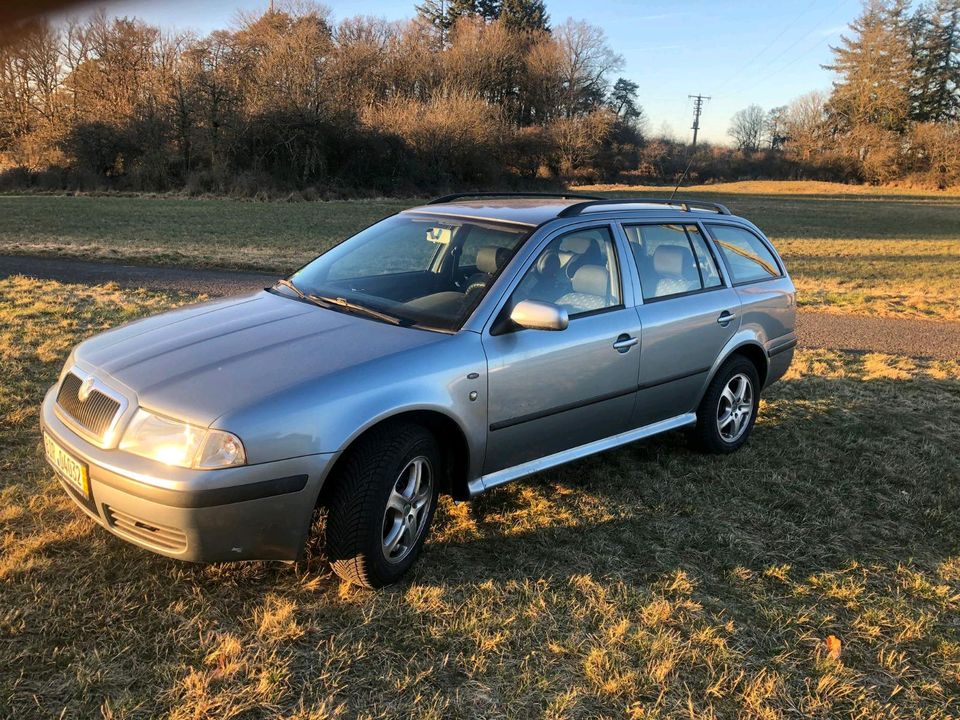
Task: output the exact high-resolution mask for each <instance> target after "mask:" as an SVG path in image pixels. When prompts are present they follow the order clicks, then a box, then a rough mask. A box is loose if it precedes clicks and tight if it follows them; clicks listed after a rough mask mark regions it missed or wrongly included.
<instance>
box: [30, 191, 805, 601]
mask: <svg viewBox="0 0 960 720" xmlns="http://www.w3.org/2000/svg"><path fill="white" fill-rule="evenodd" d="M794 320H795V296H794V287H793V284H792V283H791V281H790V278H789V276H788V274H787V271H786V269H785V268H784V265H783V262H782V261H781V259H780V258H779V256H778V255H777V253H776V251H775V250H774V248H773V246H772V245H771V244H770V242H769V241H768V240H767V238H766V237H764V235H763V233H762V232H760V230H758V229H757V228H756V227H755V226H754V225H753V224H751V223H750V222H748V221H747V220H744V219H742V218H739V217H736V216H734V215H732V214H731V213H730V212H729V210H727V208H725V207H723V206H722V205H718V204H713V203H704V202H697V201H684V200H651V199H649V198H640V199H625V198H620V199H612V200H611V199H598V198H590V197H584V196H572V195H565V196H530V195H525V196H510V195H482V194H481V195H469V196H464V195H457V196H447V197H445V198H440V199H439V200H436V201H434V202H432V203H430V204H428V205H424V206H422V207H416V208H412V209H409V210H406V211H404V212H400V213H398V214H396V215H394V216H392V217H389V218H386V219H385V220H382V221H381V222H378V223H376V224H375V225H373V226H371V227H369V228H367V229H366V230H363V231H362V232H360V233H359V234H357V235H355V236H353V237H351V238H350V239H348V240H346V241H344V242H343V243H341V244H339V245H337V246H336V247H334V248H333V249H331V250H329V251H327V252H325V253H324V254H322V255H320V256H319V257H318V258H317V259H316V260H314V261H313V262H311V263H309V264H308V265H306V266H305V267H303V268H301V269H300V270H298V271H297V272H295V273H294V274H293V275H291V276H290V277H289V278H286V279H283V280H280V281H279V282H277V283H276V284H275V285H274V286H273V287H270V288H267V289H265V290H263V291H261V292H256V293H253V294H250V295H246V296H240V297H231V298H227V299H221V300H216V301H212V302H206V303H202V304H198V305H194V306H191V307H187V308H183V309H179V310H174V311H172V312H168V313H164V314H162V315H158V316H155V317H151V318H147V319H144V320H139V321H137V322H133V323H130V324H128V325H124V326H122V327H118V328H116V329H113V330H110V331H108V332H105V333H102V334H100V335H97V336H95V337H92V338H90V339H88V340H86V341H85V342H83V343H81V344H80V345H78V346H77V347H76V348H75V349H74V350H73V352H72V353H71V354H70V357H69V359H68V360H67V363H66V365H65V367H64V368H63V371H62V373H61V375H60V377H59V379H58V381H57V383H56V384H55V385H54V386H53V387H52V388H51V389H50V391H49V392H48V393H47V396H46V398H45V400H44V402H43V409H42V414H41V425H42V435H43V443H44V447H45V451H46V457H47V459H48V461H49V462H50V464H51V465H52V466H53V467H54V469H55V470H56V473H57V475H58V477H59V479H60V481H61V483H62V485H63V487H64V488H65V490H66V492H68V493H69V494H70V496H71V497H72V498H73V499H74V501H76V503H77V504H78V505H79V506H80V507H81V508H82V509H83V511H84V512H86V513H87V514H88V515H89V516H90V517H91V518H93V519H94V520H96V521H97V522H98V523H100V524H101V525H103V526H104V527H105V528H107V529H108V530H109V531H110V532H112V533H114V534H116V535H117V536H119V537H121V538H123V539H125V540H127V541H129V542H131V543H134V544H136V545H139V546H141V547H143V548H147V549H149V550H152V551H154V552H157V553H161V554H163V555H167V556H170V557H174V558H181V559H184V560H191V561H199V562H209V561H223V560H249V559H276V560H297V559H299V558H302V557H303V553H304V549H305V546H306V544H307V540H308V534H309V532H310V529H311V526H312V522H311V519H312V517H313V515H314V511H315V510H316V509H317V508H318V507H323V508H326V511H327V521H326V524H325V535H326V537H325V543H326V549H327V555H328V557H329V558H330V561H331V563H332V565H333V567H334V569H335V570H336V572H337V573H339V574H340V575H341V576H342V577H344V578H345V579H347V580H349V581H351V582H354V583H358V584H362V585H367V586H373V587H377V586H382V585H385V584H388V583H391V582H394V581H395V580H397V579H398V578H400V576H402V575H403V574H404V572H406V570H407V569H408V568H409V567H410V566H411V564H412V563H413V562H414V561H415V560H416V558H417V555H418V553H419V552H420V549H421V547H422V545H423V542H424V538H425V537H426V535H427V533H428V531H429V529H430V522H431V519H432V517H433V514H434V511H435V509H436V507H437V500H438V496H439V494H440V493H449V494H450V495H452V496H453V497H455V498H459V499H468V498H470V497H473V496H475V495H477V494H478V493H481V492H483V491H485V490H489V489H490V488H493V487H496V486H497V485H501V484H503V483H506V482H510V481H513V480H516V479H518V478H522V477H524V476H527V475H530V474H532V473H535V472H538V471H541V470H544V469H547V468H550V467H554V466H556V465H560V464H561V463H566V462H569V461H571V460H576V459H577V458H582V457H584V456H586V455H589V454H591V453H596V452H600V451H603V450H608V449H610V448H614V447H617V446H620V445H624V444H626V443H630V442H633V441H636V440H639V439H641V438H645V437H649V436H651V435H655V434H657V433H661V432H665V431H668V430H674V429H678V428H686V429H687V430H688V431H689V433H690V435H691V436H692V438H693V440H694V441H695V442H696V443H697V444H698V445H699V446H700V447H702V448H703V449H705V450H707V451H710V452H714V453H729V452H733V451H735V450H737V449H738V448H739V447H740V446H742V445H743V444H744V443H745V442H746V441H747V439H748V437H749V436H750V432H751V429H752V428H753V424H754V422H755V421H756V418H757V410H758V407H759V398H760V393H761V392H762V391H763V389H764V388H765V387H767V386H769V385H770V384H771V383H772V382H774V381H776V380H777V379H778V378H780V377H781V376H782V375H783V373H784V372H785V371H786V369H787V367H788V366H789V364H790V361H791V358H792V356H793V348H794V346H795V345H796V335H795V332H794Z"/></svg>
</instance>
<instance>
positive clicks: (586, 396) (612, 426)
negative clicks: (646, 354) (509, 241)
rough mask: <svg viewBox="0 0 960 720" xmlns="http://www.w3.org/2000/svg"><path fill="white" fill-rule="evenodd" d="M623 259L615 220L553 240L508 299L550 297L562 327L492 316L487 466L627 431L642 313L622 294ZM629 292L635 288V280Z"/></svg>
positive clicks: (513, 301)
mask: <svg viewBox="0 0 960 720" xmlns="http://www.w3.org/2000/svg"><path fill="white" fill-rule="evenodd" d="M621 267H626V264H625V263H624V262H623V258H622V257H621V252H620V250H619V246H618V243H616V242H615V239H614V234H613V231H612V228H611V227H610V226H608V225H605V224H604V225H596V226H591V227H585V228H581V229H577V230H574V231H568V232H566V233H564V234H561V235H559V236H557V237H555V238H554V239H552V240H551V241H550V242H549V243H548V244H547V246H546V247H545V248H544V249H543V250H542V251H541V252H540V254H539V255H538V257H537V258H536V259H535V260H534V261H533V262H532V263H531V264H530V266H529V267H528V269H527V270H526V271H525V274H524V275H523V277H522V279H521V281H520V282H519V283H518V284H517V286H516V288H515V289H514V291H513V294H512V295H511V298H510V300H509V301H508V302H507V304H506V305H505V306H504V308H503V310H502V311H501V312H502V313H507V314H509V312H510V310H511V309H512V308H513V306H514V305H515V304H516V303H518V302H520V301H521V300H537V301H540V302H551V303H554V304H556V305H559V306H561V307H564V308H565V309H566V310H567V312H568V314H569V317H570V323H569V326H568V327H567V329H566V330H562V331H555V332H551V331H543V330H530V329H524V328H518V327H515V326H512V327H511V326H510V323H509V322H506V323H503V322H500V323H494V324H493V326H492V327H493V328H497V327H498V326H500V327H501V331H500V332H496V331H487V332H486V333H485V334H484V337H483V344H484V349H485V351H486V354H487V364H488V369H489V373H488V382H489V385H488V420H489V426H488V434H487V452H486V457H485V461H484V469H483V472H484V474H489V473H491V472H495V471H497V470H502V469H504V468H508V467H512V466H514V465H519V464H521V463H524V462H527V461H529V460H533V459H536V458H540V457H544V456H547V455H551V454H553V453H557V452H560V451H562V450H566V449H569V448H574V447H577V446H579V445H584V444H586V443H589V442H592V441H594V440H599V439H602V438H605V437H608V436H610V435H616V434H618V433H621V432H624V431H625V430H626V429H627V428H628V426H629V422H630V416H631V412H632V410H633V403H634V398H635V395H636V392H637V378H638V375H639V367H640V346H639V340H640V321H639V317H638V316H637V313H636V311H635V310H634V308H633V307H632V304H633V303H632V296H629V295H628V297H627V298H626V302H625V297H624V287H623V286H624V283H623V279H622V273H621V270H620V268H621ZM627 290H628V293H629V292H632V290H631V289H630V288H628V289H627Z"/></svg>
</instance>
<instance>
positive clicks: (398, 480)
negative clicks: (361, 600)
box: [326, 424, 440, 587]
mask: <svg viewBox="0 0 960 720" xmlns="http://www.w3.org/2000/svg"><path fill="white" fill-rule="evenodd" d="M347 452H348V455H347V457H345V458H344V459H343V462H342V463H341V466H340V468H339V469H338V472H337V475H336V476H335V477H332V478H330V481H331V482H333V483H334V489H333V492H332V494H331V497H330V501H329V515H328V517H327V524H326V539H327V554H328V556H329V558H330V563H331V565H332V566H333V569H334V571H335V572H336V573H337V574H338V575H339V576H340V577H342V578H343V579H344V580H347V581H348V582H352V583H354V584H357V585H363V586H366V587H382V586H384V585H389V584H391V583H394V582H396V581H397V580H399V579H400V578H401V577H402V576H403V574H404V573H405V572H406V571H407V570H408V569H409V568H410V566H411V565H413V563H414V562H415V561H416V559H417V556H418V555H419V553H420V549H421V547H422V546H423V542H424V539H425V538H426V536H427V533H428V532H429V529H430V523H431V521H432V520H433V513H434V510H435V509H436V505H437V494H438V493H437V490H438V484H439V479H440V451H439V449H438V447H437V442H436V439H435V438H434V437H433V435H432V434H431V433H430V432H429V431H427V430H426V429H424V428H422V427H420V426H419V425H414V424H393V425H386V426H384V427H383V428H378V429H376V430H374V431H373V432H372V433H371V434H369V435H368V436H366V437H364V438H362V439H361V440H360V441H359V443H358V444H357V445H356V446H355V447H353V448H351V449H349V450H348V451H347Z"/></svg>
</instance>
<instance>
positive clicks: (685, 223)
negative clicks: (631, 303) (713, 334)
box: [619, 220, 733, 307]
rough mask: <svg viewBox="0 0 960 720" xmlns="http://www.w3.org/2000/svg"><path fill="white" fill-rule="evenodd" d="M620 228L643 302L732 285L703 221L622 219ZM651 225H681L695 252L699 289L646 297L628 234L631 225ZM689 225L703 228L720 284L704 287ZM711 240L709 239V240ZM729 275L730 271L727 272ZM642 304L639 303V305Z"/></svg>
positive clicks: (659, 300)
mask: <svg viewBox="0 0 960 720" xmlns="http://www.w3.org/2000/svg"><path fill="white" fill-rule="evenodd" d="M619 225H620V229H621V231H622V232H623V239H624V241H625V242H626V243H627V251H628V252H629V253H630V256H631V257H632V258H633V270H634V273H636V274H635V277H634V280H636V283H637V289H638V290H639V291H640V297H641V299H642V301H643V302H642V304H643V305H647V304H649V303H656V302H662V301H663V300H676V299H677V298H682V297H688V296H690V295H703V294H704V293H708V292H716V291H717V290H725V289H727V288H729V287H731V286H730V285H728V284H727V279H728V278H727V277H726V276H725V274H724V273H723V272H721V266H720V263H719V262H718V261H717V257H716V253H715V252H714V250H713V248H711V247H710V245H711V242H712V241H713V235H710V236H708V235H707V234H706V233H705V232H703V231H702V229H701V227H700V226H701V223H699V222H691V221H689V220H679V221H677V220H651V221H649V222H643V221H639V222H637V221H627V222H624V221H623V220H621V221H620V222H619ZM651 225H679V226H680V227H682V228H683V234H684V237H686V238H687V245H689V246H690V252H691V253H693V260H694V262H695V263H696V266H697V275H698V276H699V278H700V288H698V289H697V290H687V291H686V292H681V293H671V294H670V295H660V296H654V297H650V298H648V297H645V296H644V294H643V280H642V279H641V277H640V263H639V262H638V260H637V256H636V254H635V253H634V252H633V247H632V245H633V243H631V242H630V236H629V235H628V234H627V228H631V227H640V226H651ZM688 226H693V227H696V228H697V229H698V230H701V232H700V235H701V237H702V238H703V243H704V245H706V246H707V252H708V253H710V257H711V258H712V259H713V262H714V264H715V265H716V266H717V272H718V273H719V274H720V284H719V285H714V286H712V287H703V270H701V268H700V259H699V258H698V257H697V251H696V250H695V249H694V247H693V241H692V240H691V239H690V231H689V230H687V227H688ZM708 240H709V241H708ZM723 269H724V270H726V265H723ZM726 275H729V271H728V272H727V273H726ZM729 280H730V281H731V282H732V281H733V276H732V275H729ZM639 306H640V304H638V307H639Z"/></svg>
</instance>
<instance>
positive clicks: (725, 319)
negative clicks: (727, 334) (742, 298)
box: [717, 310, 737, 327]
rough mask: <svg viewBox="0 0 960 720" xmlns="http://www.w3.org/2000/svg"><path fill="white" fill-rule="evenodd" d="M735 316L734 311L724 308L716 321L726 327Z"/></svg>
mask: <svg viewBox="0 0 960 720" xmlns="http://www.w3.org/2000/svg"><path fill="white" fill-rule="evenodd" d="M736 316H737V314H736V313H732V312H730V311H729V310H724V311H723V312H722V313H720V317H718V318H717V322H718V323H720V324H721V325H723V326H724V327H726V326H727V325H729V324H730V321H731V320H733V319H734V318H735V317H736Z"/></svg>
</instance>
